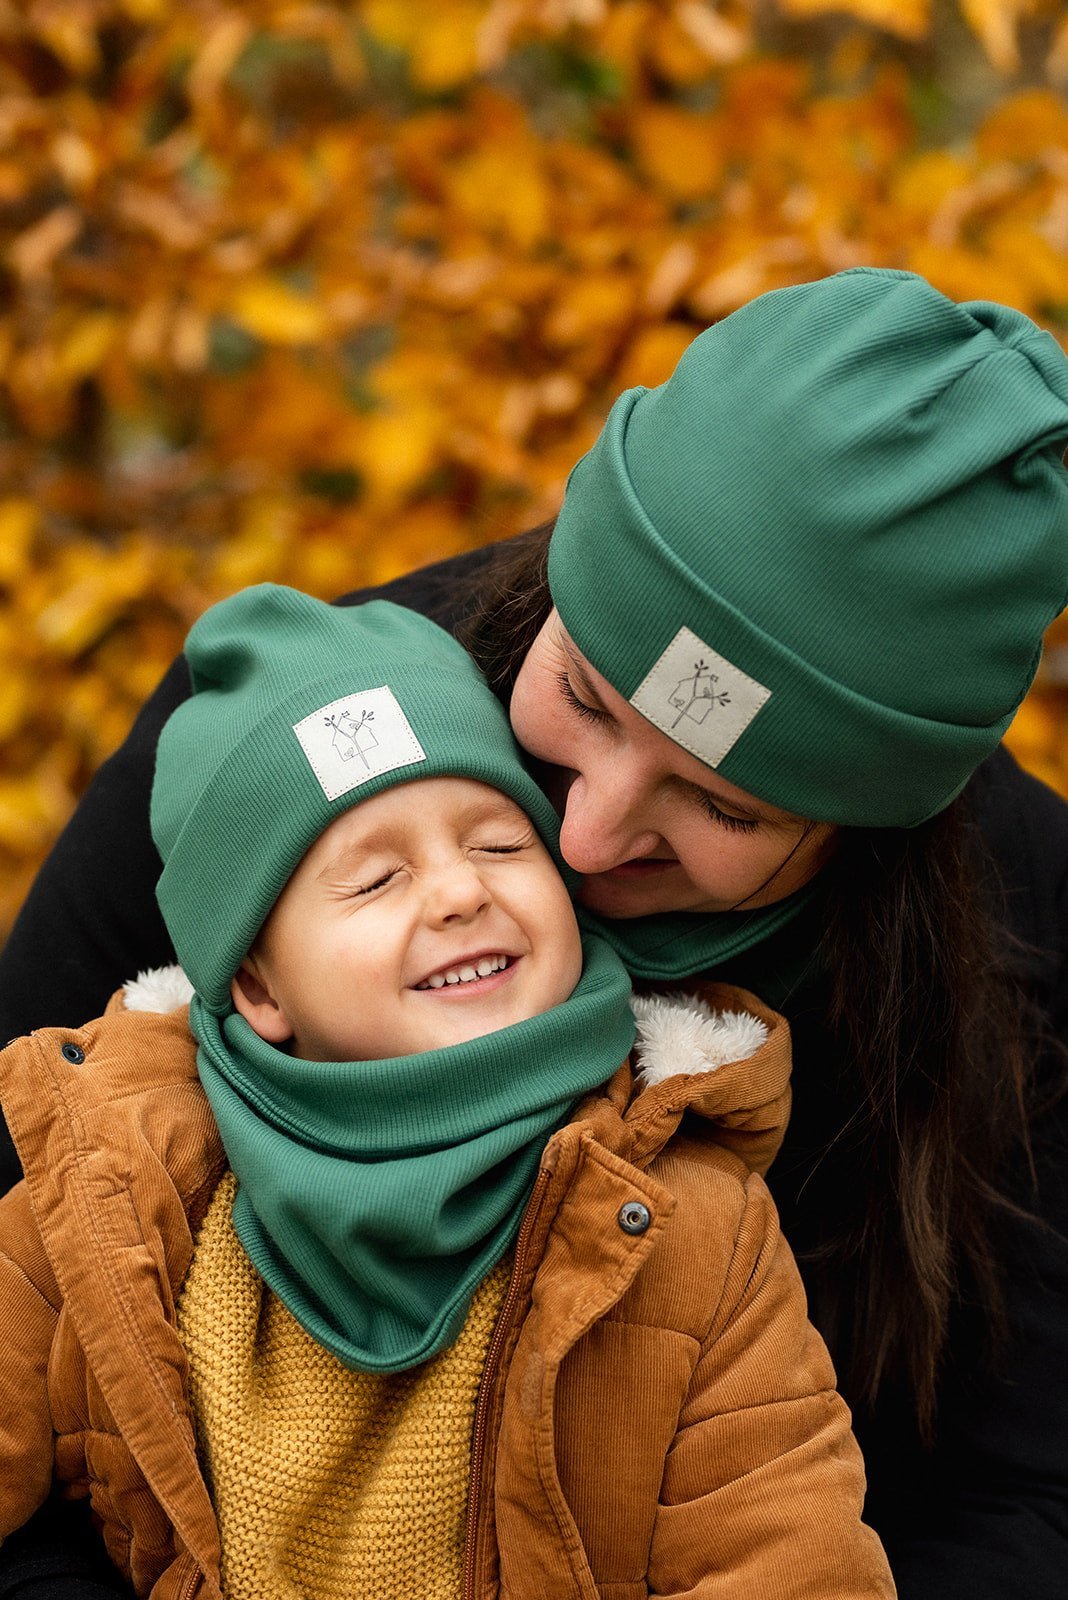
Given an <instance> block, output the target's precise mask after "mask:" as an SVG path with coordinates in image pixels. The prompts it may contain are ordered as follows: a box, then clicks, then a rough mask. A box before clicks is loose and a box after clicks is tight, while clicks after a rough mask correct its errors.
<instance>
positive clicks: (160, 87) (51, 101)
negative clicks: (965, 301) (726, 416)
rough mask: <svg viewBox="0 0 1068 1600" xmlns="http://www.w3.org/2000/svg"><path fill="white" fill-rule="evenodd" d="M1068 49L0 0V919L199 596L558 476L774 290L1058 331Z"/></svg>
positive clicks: (1035, 724) (628, 11)
mask: <svg viewBox="0 0 1068 1600" xmlns="http://www.w3.org/2000/svg"><path fill="white" fill-rule="evenodd" d="M1066 86H1068V19H1066V14H1065V7H1064V4H1063V3H1061V0H1057V3H1052V4H1051V3H1046V0H839V3H838V4H836V5H830V4H826V3H825V0H778V3H771V0H769V3H766V4H760V3H757V0H751V3H746V0H723V3H720V4H716V3H711V0H363V3H348V4H341V3H328V0H309V3H300V0H248V3H242V4H235V3H224V0H0V240H2V254H0V606H2V609H0V935H2V933H3V931H4V929H5V928H6V927H7V926H8V925H9V923H10V919H11V917H12V915H13V913H14V911H15V909H16V908H17V906H18V904H19V902H20V900H21V898H22V896H23V895H24V893H25V890H26V888H27V886H28V883H29V881H30V878H31V876H32V873H33V871H34V870H35V868H36V865H37V863H38V862H39V861H40V859H41V857H42V855H43V854H44V852H45V851H46V850H47V848H48V846H49V844H50V842H51V841H52V839H53V838H54V836H55V834H56V832H57V831H58V830H59V828H60V827H61V826H62V824H63V822H64V821H65V819H66V817H67V816H68V815H69V813H70V811H71V809H72V807H73V805H74V804H75V801H76V798H77V796H78V794H79V793H80V792H81V790H82V788H83V787H84V785H85V783H86V782H87V781H88V779H89V777H90V776H91V774H92V772H93V771H94V770H95V768H96V766H97V765H98V764H99V763H100V761H101V760H102V759H103V758H104V757H105V756H106V755H107V754H108V753H109V751H110V750H112V749H113V748H114V746H115V745H116V744H117V743H118V742H119V740H120V739H121V738H122V736H123V734H124V732H125V730H126V728H127V726H128V724H129V721H130V720H131V718H132V715H133V713H134V711H135V710H136V707H137V706H138V704H139V703H140V701H141V700H142V699H143V698H144V697H145V695H147V694H148V692H149V691H150V690H151V688H152V687H153V685H154V683H155V681H156V680H157V679H158V677H159V676H160V675H161V673H162V672H163V670H164V669H165V667H166V666H167V664H168V663H169V661H170V660H171V658H172V657H173V655H174V654H175V653H176V651H177V650H178V649H179V648H180V644H181V640H182V637H183V635H184V633H185V631H186V630H187V628H188V627H189V625H190V623H191V622H192V621H193V619H194V618H195V617H196V616H197V615H198V613H199V612H200V611H201V610H202V609H203V608H204V607H205V606H206V605H208V604H210V603H211V601H213V600H214V599H216V598H219V597H220V596H222V595H223V594H226V593H229V592H231V591H232V590H234V589H235V588H237V587H239V586H241V585H243V584H247V583H251V582H256V581H259V580H262V579H272V580H275V581H280V582H286V583H292V584H296V585H298V586H300V587H302V588H304V589H308V590H310V591H312V592H313V593H315V594H319V595H322V596H324V597H330V596H333V595H334V594H337V593H339V592H342V591H344V590H346V589H351V588H355V587H358V586H359V585H361V584H366V583H374V582H379V581H382V580H384V579H386V578H389V577H391V576H393V575H395V574H397V573H400V572H403V571H405V570H407V569H409V568H411V567H413V566H416V565H419V564H420V563H422V562H425V561H428V560H433V559H435V558H437V557H440V556H444V555H447V554H450V553H452V552H454V551H458V550H461V549H464V548H467V547H470V546H472V545H474V544H478V543H481V542H484V541H486V540H489V539H496V538H501V537H504V536H506V535H508V534H511V533H514V532H517V531H518V530H520V529H521V528H523V527H524V526H529V525H530V524H532V523H534V522H537V521H539V520H541V519H542V518H544V517H546V516H548V515H550V514H551V513H552V512H553V511H554V510H555V509H556V508H557V506H558V505H559V501H560V498H561V495H562V492H563V486H564V481H565V478H566V474H567V471H568V469H569V467H570V466H571V464H572V463H573V462H574V461H575V459H576V458H577V457H578V456H579V455H580V454H581V453H582V451H583V450H584V449H586V447H587V446H588V445H589V444H590V442H591V441H592V439H593V437H594V435H595V433H596V431H597V429H598V426H599V424H600V421H601V419H602V417H603V415H604V413H605V411H606V410H607V408H608V406H609V404H610V403H611V400H612V399H613V397H614V396H615V394H616V393H617V392H618V391H619V389H621V388H622V387H624V386H625V385H628V384H633V383H647V384H655V383H657V382H659V381H661V380H662V379H664V378H665V377H666V376H667V375H668V373H669V372H670V371H671V369H672V367H673V365H674V363H675V361H676V359H677V358H678V356H679V354H680V352H681V351H682V349H683V348H684V346H685V345H686V343H687V342H688V340H689V339H691V338H692V337H693V335H694V334H695V333H696V332H697V331H698V330H699V329H700V328H701V327H703V326H705V325H706V324H707V323H708V322H709V321H711V320H714V319H715V318H717V317H720V316H723V315H725V314H726V313H728V312H730V311H732V310H733V309H735V308H736V307H737V306H738V305H740V304H741V303H742V302H744V301H745V300H747V299H749V298H750V297H752V296H753V295H755V294H758V293H760V292H761V291H763V290H765V289H770V288H775V287H777V286H779V285H782V284H788V283H793V282H798V281H801V280H804V279H809V278H814V277H818V276H820V275H822V274H825V273H828V272H833V271H836V270H838V269H839V268H842V267H846V266H850V265H854V264H857V263H862V262H873V263H880V264H887V265H895V266H903V267H910V268H914V269H916V270H918V271H920V272H923V273H925V274H926V275H928V276H929V277H930V278H931V279H933V281H934V282H935V283H936V284H937V285H939V287H941V288H942V289H944V290H945V291H946V292H947V293H948V294H950V295H952V296H954V297H958V298H969V297H990V298H995V299H1001V300H1006V301H1009V302H1011V303H1012V304H1014V305H1016V306H1019V307H1020V308H1022V309H1023V310H1024V311H1026V312H1028V313H1029V314H1030V315H1031V316H1032V317H1034V318H1035V319H1036V320H1037V321H1039V322H1040V323H1043V324H1044V325H1045V326H1047V327H1048V328H1050V329H1051V330H1052V331H1053V332H1054V333H1055V334H1056V335H1057V336H1058V337H1060V338H1062V339H1064V338H1065V337H1066V336H1068V109H1066V103H1065V97H1064V91H1065V88H1066ZM1066 683H1068V630H1066V629H1065V628H1064V626H1063V624H1062V625H1061V629H1060V631H1059V632H1058V630H1057V629H1055V630H1054V633H1053V635H1052V636H1051V638H1050V640H1049V642H1048V647H1047V651H1046V656H1045V665H1044V668H1043V675H1042V678H1041V680H1040V683H1039V686H1038V688H1037V689H1036V691H1035V692H1033V694H1032V695H1031V696H1030V698H1029V699H1028V701H1027V702H1026V704H1025V707H1024V709H1023V711H1022V712H1021V714H1020V716H1019V717H1018V718H1017V721H1016V723H1015V725H1014V728H1013V732H1012V735H1011V740H1012V742H1013V743H1014V744H1015V747H1016V749H1017V751H1018V753H1019V754H1020V756H1021V757H1022V759H1023V760H1024V761H1025V762H1026V763H1027V764H1028V765H1029V766H1030V767H1031V768H1032V769H1033V770H1035V771H1037V772H1038V773H1039V774H1040V775H1041V776H1042V777H1044V778H1046V779H1047V780H1048V781H1050V782H1051V783H1053V784H1054V785H1055V786H1058V787H1060V788H1061V789H1063V790H1065V791H1068V733H1066V721H1068V719H1066V718H1065V716H1064V706H1065V699H1064V696H1065V684H1066Z"/></svg>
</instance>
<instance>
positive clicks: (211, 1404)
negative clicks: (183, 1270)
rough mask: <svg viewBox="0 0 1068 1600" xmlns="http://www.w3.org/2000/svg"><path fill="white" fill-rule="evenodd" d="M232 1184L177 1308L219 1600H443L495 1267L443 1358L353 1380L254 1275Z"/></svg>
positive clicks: (220, 1199) (456, 1543) (212, 1215)
mask: <svg viewBox="0 0 1068 1600" xmlns="http://www.w3.org/2000/svg"><path fill="white" fill-rule="evenodd" d="M236 1187H237V1185H236V1180H235V1179H234V1176H233V1174H232V1173H227V1174H226V1176H225V1177H224V1178H223V1180H222V1182H221V1183H220V1185H219V1188H218V1189H217V1191H216V1193H215V1196H214V1198H213V1200H212V1203H211V1205H210V1207H209V1208H208V1212H207V1215H206V1217H205V1219H204V1222H203V1225H202V1227H201V1230H200V1232H199V1234H198V1236H197V1240H196V1248H195V1251H194V1255H193V1261H192V1265H191V1267H190V1271H189V1276H188V1277H187V1279H186V1282H185V1285H184V1288H183V1291H182V1295H181V1298H180V1300H179V1304H178V1330H179V1333H180V1334H181V1337H182V1342H183V1344H184V1345H185V1348H186V1351H187V1354H188V1356H189V1371H190V1393H191V1397H192V1402H193V1411H194V1416H195V1420H196V1427H197V1435H198V1440H199V1443H200V1448H201V1451H202V1454H203V1457H204V1462H205V1468H206V1473H207V1477H208V1482H209V1484H210V1486H211V1491H212V1499H213V1502H214V1505H215V1511H216V1515H217V1517H218V1519H219V1529H220V1533H221V1536H222V1587H223V1593H224V1595H225V1596H226V1600H293V1597H294V1596H297V1595H299V1596H301V1597H302V1600H411V1596H412V1595H420V1596H422V1597H425V1600H455V1597H456V1596H457V1595H458V1594H459V1592H460V1588H461V1583H462V1569H463V1550H464V1524H465V1513H466V1507H467V1490H468V1477H469V1472H470V1457H471V1427H472V1423H473V1420H474V1413H475V1403H476V1400H477V1397H478V1386H479V1380H480V1378H481V1376H482V1368H483V1365H484V1363H485V1357H486V1351H487V1348H488V1346H489V1342H490V1339H491V1337H492V1334H493V1329H494V1325H495V1323H496V1321H497V1317H498V1314H499V1312H500V1309H501V1305H502V1302H503V1300H504V1296H505V1293H506V1291H507V1287H508V1275H509V1268H508V1263H506V1262H505V1263H502V1264H501V1265H500V1266H498V1267H497V1268H496V1269H495V1270H494V1271H493V1272H491V1273H490V1274H489V1276H488V1277H487V1278H486V1279H485V1280H484V1281H483V1283H482V1285H481V1287H480V1288H479V1290H478V1293H477V1294H476V1296H475V1298H474V1301H473V1302H472V1305H471V1308H470V1311H469V1313H468V1316H467V1319H466V1321H465V1323H464V1327H463V1330H462V1332H461V1334H460V1337H459V1339H458V1340H457V1341H456V1343H455V1344H454V1345H453V1346H452V1347H451V1348H450V1349H449V1350H447V1351H444V1352H443V1353H442V1354H441V1355H440V1356H438V1357H436V1358H435V1359H434V1360H432V1361H428V1362H425V1363H423V1364H422V1365H420V1366H418V1367H414V1368H412V1369H411V1370H410V1371H408V1372H402V1373H395V1374H385V1375H379V1374H373V1373H366V1372H353V1371H351V1370H350V1369H348V1368H346V1367H345V1366H343V1365H342V1363H341V1362H340V1361H339V1360H338V1359H337V1357H336V1356H334V1355H333V1354H331V1352H330V1351H328V1350H326V1349H324V1347H323V1346H322V1345H320V1344H318V1343H317V1342H316V1341H315V1340H314V1339H313V1338H312V1337H311V1335H310V1334H308V1333H306V1332H305V1330H304V1329H303V1328H302V1327H301V1326H300V1324H299V1323H298V1322H297V1321H296V1320H295V1319H294V1317H293V1316H292V1315H291V1314H290V1313H289V1311H287V1309H286V1307H285V1306H284V1305H283V1304H282V1302H281V1301H280V1300H279V1299H278V1298H277V1296H276V1295H274V1294H273V1293H272V1292H271V1291H270V1289H268V1288H267V1287H266V1286H265V1284H264V1283H263V1281H262V1279H261V1278H260V1277H259V1276H258V1274H257V1273H256V1272H255V1270H254V1268H253V1267H252V1265H251V1264H250V1262H249V1260H248V1257H247V1256H246V1254H245V1252H244V1250H243V1248H242V1246H241V1242H240V1240H239V1239H238V1237H237V1234H236V1232H235V1230H234V1226H233V1222H232V1218H231V1211H232V1208H233V1200H234V1194H235V1191H236Z"/></svg>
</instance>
